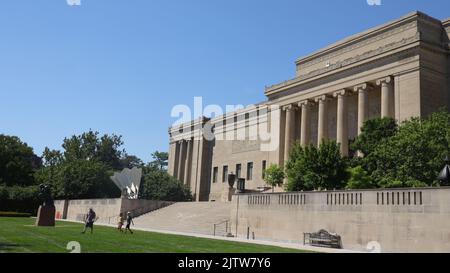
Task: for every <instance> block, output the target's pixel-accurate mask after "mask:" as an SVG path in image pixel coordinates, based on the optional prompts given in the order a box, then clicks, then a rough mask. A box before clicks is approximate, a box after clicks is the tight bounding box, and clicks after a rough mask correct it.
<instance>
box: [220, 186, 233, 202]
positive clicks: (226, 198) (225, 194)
mask: <svg viewBox="0 0 450 273" xmlns="http://www.w3.org/2000/svg"><path fill="white" fill-rule="evenodd" d="M235 192H236V189H234V188H230V187H226V188H224V189H223V191H222V198H221V199H222V202H231V199H232V198H233V194H234V193H235Z"/></svg>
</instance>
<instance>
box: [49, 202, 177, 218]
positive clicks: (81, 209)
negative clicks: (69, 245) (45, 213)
mask: <svg viewBox="0 0 450 273" xmlns="http://www.w3.org/2000/svg"><path fill="white" fill-rule="evenodd" d="M171 204H173V202H166V201H154V200H142V199H138V200H130V199H120V198H115V199H85V200H55V207H56V215H55V216H56V219H68V220H75V221H83V220H84V217H85V215H86V214H87V212H88V210H89V208H92V209H93V210H94V211H95V213H96V214H97V217H98V220H97V221H98V222H101V223H115V222H117V219H118V217H119V214H120V213H126V212H128V211H130V212H131V213H132V214H133V217H136V216H139V215H142V214H144V213H147V212H150V211H153V210H157V209H160V208H162V207H165V206H168V205H171Z"/></svg>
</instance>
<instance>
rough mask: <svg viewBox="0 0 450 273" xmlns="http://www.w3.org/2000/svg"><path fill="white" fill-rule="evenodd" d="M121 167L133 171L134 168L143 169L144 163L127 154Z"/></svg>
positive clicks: (122, 160) (121, 160) (122, 159)
mask: <svg viewBox="0 0 450 273" xmlns="http://www.w3.org/2000/svg"><path fill="white" fill-rule="evenodd" d="M120 162H121V164H120V165H121V166H122V168H129V169H132V168H134V167H137V168H142V167H143V166H144V162H143V161H142V160H141V159H140V158H139V157H137V156H135V155H129V154H125V155H124V156H123V157H122V158H121V159H120Z"/></svg>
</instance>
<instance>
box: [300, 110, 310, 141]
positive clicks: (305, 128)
mask: <svg viewBox="0 0 450 273" xmlns="http://www.w3.org/2000/svg"><path fill="white" fill-rule="evenodd" d="M298 106H299V107H301V109H302V120H301V131H300V144H301V145H302V146H306V145H308V144H309V136H310V131H311V124H310V117H309V114H310V113H309V112H310V108H311V102H310V101H302V102H300V103H299V104H298Z"/></svg>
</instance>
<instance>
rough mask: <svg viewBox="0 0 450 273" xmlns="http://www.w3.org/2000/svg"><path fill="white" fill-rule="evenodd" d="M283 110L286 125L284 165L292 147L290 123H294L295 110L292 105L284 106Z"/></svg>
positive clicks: (291, 126) (291, 127) (292, 129)
mask: <svg viewBox="0 0 450 273" xmlns="http://www.w3.org/2000/svg"><path fill="white" fill-rule="evenodd" d="M283 110H284V111H286V123H285V131H284V163H286V162H287V161H288V159H289V153H290V151H291V146H292V138H293V137H292V135H293V132H294V128H293V125H292V122H293V121H294V119H293V116H294V111H295V109H294V107H293V106H292V105H288V106H284V107H283Z"/></svg>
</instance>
